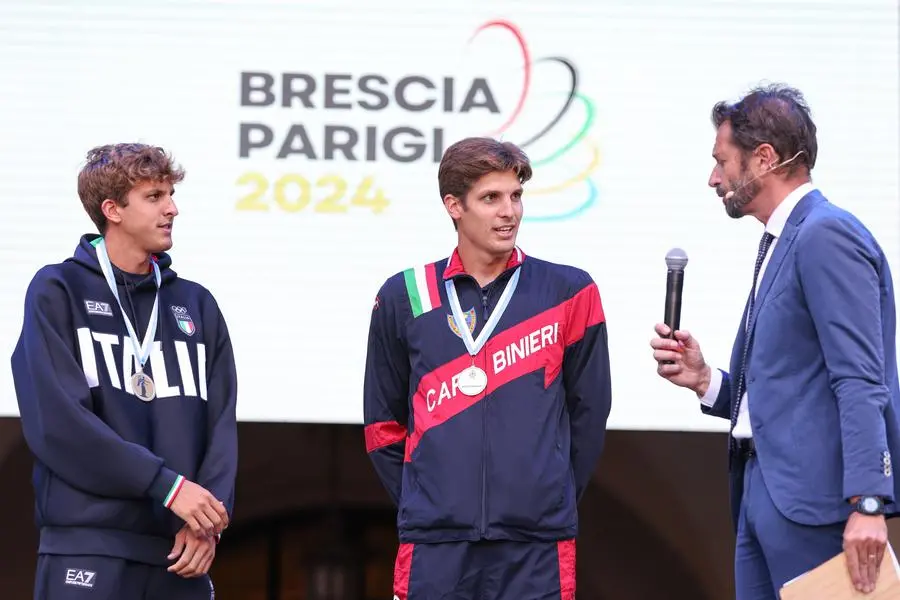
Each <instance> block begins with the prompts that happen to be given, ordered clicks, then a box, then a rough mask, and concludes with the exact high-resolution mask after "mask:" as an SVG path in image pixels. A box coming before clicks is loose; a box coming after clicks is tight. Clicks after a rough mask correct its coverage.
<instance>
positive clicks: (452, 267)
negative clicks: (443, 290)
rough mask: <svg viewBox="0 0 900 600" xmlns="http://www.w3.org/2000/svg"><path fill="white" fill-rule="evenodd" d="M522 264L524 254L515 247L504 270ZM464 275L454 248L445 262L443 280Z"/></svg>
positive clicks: (460, 260)
mask: <svg viewBox="0 0 900 600" xmlns="http://www.w3.org/2000/svg"><path fill="white" fill-rule="evenodd" d="M523 262H525V253H524V252H522V249H521V248H519V247H518V246H516V247H515V248H514V249H513V251H512V254H510V256H509V261H507V263H506V270H507V271H508V270H509V269H512V268H514V267H518V266H519V265H521V264H522V263H523ZM465 274H466V270H465V269H464V268H463V264H462V259H461V258H460V257H459V248H454V249H453V254H451V255H450V260H448V261H447V268H446V269H444V275H443V278H444V279H450V278H452V277H456V276H457V275H465Z"/></svg>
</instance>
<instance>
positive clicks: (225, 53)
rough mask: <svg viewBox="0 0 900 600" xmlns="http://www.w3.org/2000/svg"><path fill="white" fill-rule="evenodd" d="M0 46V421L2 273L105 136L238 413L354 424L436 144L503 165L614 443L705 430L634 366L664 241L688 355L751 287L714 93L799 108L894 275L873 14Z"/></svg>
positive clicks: (304, 13)
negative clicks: (772, 84) (186, 289)
mask: <svg viewBox="0 0 900 600" xmlns="http://www.w3.org/2000/svg"><path fill="white" fill-rule="evenodd" d="M0 32H2V34H0V57H2V60H0V78H2V82H3V93H2V94H0V132H2V134H0V135H2V142H0V202H2V212H3V218H2V222H0V281H2V282H3V283H2V289H0V307H2V310H0V354H2V356H3V357H4V358H3V360H4V361H7V362H6V364H7V366H6V367H5V368H3V369H0V414H4V415H15V414H17V406H16V400H15V396H14V390H13V384H12V378H11V373H10V369H9V366H8V365H9V363H8V357H9V355H10V353H11V352H12V350H13V347H14V345H15V342H16V338H17V337H18V334H19V329H20V326H21V320H22V300H23V295H24V291H25V288H26V286H27V284H28V282H29V280H30V279H31V277H32V275H33V274H34V272H35V271H36V270H37V269H39V268H40V267H41V266H42V265H44V264H47V263H51V262H57V261H60V260H62V259H64V258H66V257H67V256H70V255H71V253H72V251H73V250H74V248H75V246H76V244H77V241H78V237H79V235H81V234H82V233H86V232H89V231H92V230H93V228H92V224H91V222H90V221H89V219H88V218H87V217H86V216H85V214H84V213H83V210H82V207H81V205H80V203H79V200H78V196H77V193H76V174H77V171H78V169H79V168H80V166H81V165H82V163H83V158H84V154H85V152H86V151H87V150H88V149H89V148H91V147H92V146H95V145H99V144H103V143H110V142H119V141H140V142H147V143H152V144H159V145H162V146H164V147H165V148H167V149H169V150H171V151H172V152H173V153H174V155H175V157H176V159H177V160H178V161H179V162H181V163H182V164H183V165H184V166H185V168H186V169H187V179H186V180H185V181H184V183H183V184H182V185H181V186H180V187H179V188H178V193H177V196H176V198H177V201H178V208H179V210H180V211H181V215H180V216H179V217H178V218H177V221H176V223H175V229H174V239H175V247H174V249H173V251H172V256H173V259H174V268H175V269H176V270H177V272H178V273H179V274H180V275H182V276H184V277H186V278H189V279H194V280H197V281H199V282H201V283H202V284H204V285H205V286H206V287H208V288H209V289H210V290H211V291H212V292H213V293H214V294H215V296H216V298H217V299H218V301H219V302H220V304H221V307H222V310H223V311H224V313H225V316H226V319H227V322H228V325H229V327H230V329H231V333H232V336H233V340H234V345H235V349H236V359H237V364H238V369H239V377H240V400H239V408H238V413H239V417H240V418H241V419H242V420H263V421H312V422H347V423H356V422H360V421H361V413H362V377H363V364H364V356H365V346H366V333H367V328H368V324H369V317H370V314H371V311H372V307H373V302H374V299H375V293H376V291H377V290H378V288H379V286H380V285H381V284H382V282H383V281H384V280H385V279H386V278H387V277H389V276H390V275H391V274H393V273H395V272H397V271H400V270H402V269H404V268H406V267H410V266H414V265H421V264H424V263H425V262H427V261H433V260H437V259H439V258H441V257H444V256H447V255H448V254H449V253H450V252H451V251H452V249H453V247H454V241H455V234H454V231H453V227H452V225H451V222H450V219H449V217H447V215H446V213H445V212H444V209H443V207H442V205H441V199H440V197H439V194H438V187H437V164H438V161H439V158H440V156H441V152H442V150H443V149H444V148H446V147H447V146H448V145H449V144H450V143H452V142H453V141H455V140H457V139H459V138H461V137H463V136H468V135H476V134H484V135H491V136H495V137H497V138H502V139H504V140H510V141H513V142H516V143H518V144H520V145H522V146H523V147H524V148H525V150H526V151H527V153H528V154H529V156H530V157H531V159H532V160H533V162H534V166H535V177H534V179H533V181H531V182H529V183H528V185H527V190H526V194H525V198H524V202H525V215H526V221H525V222H524V223H523V225H522V229H521V235H520V240H519V241H520V245H521V247H522V249H523V250H524V251H525V252H526V253H527V254H531V255H534V256H538V257H542V258H545V259H549V260H552V261H559V262H563V263H571V264H574V265H577V266H579V267H582V268H584V269H586V270H588V271H589V272H590V273H591V274H592V275H593V277H594V278H595V279H596V281H597V282H598V284H599V287H600V291H601V295H602V298H603V303H604V308H605V310H606V315H607V319H608V326H609V339H610V345H611V348H610V351H611V355H612V370H613V387H614V408H613V412H612V418H611V423H610V425H611V427H614V428H627V429H681V430H724V429H725V426H726V425H727V424H726V423H724V422H723V421H718V420H714V419H712V418H708V417H703V416H702V415H701V414H700V411H699V409H698V408H697V401H696V399H695V398H693V397H692V395H691V394H690V393H689V392H685V391H681V390H677V389H675V388H674V387H672V386H670V385H668V384H667V383H665V382H664V381H662V380H660V379H659V378H658V377H657V375H656V372H655V367H654V362H653V360H652V359H651V356H650V350H649V346H648V341H649V339H650V338H651V336H652V335H653V330H652V327H653V324H654V323H655V322H657V321H659V320H660V319H661V318H662V315H663V298H664V292H665V274H666V269H665V263H664V261H663V258H664V256H665V254H666V252H667V251H668V250H669V249H670V248H672V247H673V246H679V247H682V248H684V249H685V250H686V251H687V253H688V255H689V256H690V264H689V265H688V267H687V272H686V283H685V289H684V310H683V314H682V323H683V325H684V326H685V327H687V328H689V329H691V330H692V331H693V332H694V333H695V335H696V336H697V338H698V339H699V340H700V342H701V343H702V346H703V350H704V352H705V354H706V356H707V357H708V358H709V360H710V361H713V362H715V363H726V362H727V360H728V357H729V353H730V349H731V343H732V339H733V336H734V333H735V331H736V329H737V327H738V321H739V318H740V314H741V311H742V308H743V304H744V301H745V299H746V296H747V293H748V291H749V287H750V283H751V276H752V269H753V260H754V257H755V255H756V247H757V242H758V239H759V235H760V233H761V226H760V224H759V223H758V222H756V221H753V220H751V219H743V220H740V221H734V220H731V219H729V218H728V217H727V216H726V215H725V213H724V211H723V208H722V203H721V201H720V200H719V198H718V197H717V196H716V195H715V193H714V191H713V190H711V189H710V188H708V187H707V185H706V183H707V179H708V177H709V174H710V170H711V169H712V167H713V159H712V158H711V152H712V147H713V140H714V130H713V127H712V126H711V124H710V120H709V112H710V108H711V107H712V105H713V103H714V102H716V101H717V100H720V99H731V100H733V99H736V98H737V97H739V95H740V94H742V93H743V92H745V91H747V90H748V89H749V88H750V87H751V86H752V85H754V84H756V83H759V82H763V81H779V82H786V83H788V84H790V85H793V86H797V87H799V88H800V89H801V90H803V91H804V92H805V93H806V95H807V98H808V101H809V102H810V104H811V106H812V109H813V114H814V118H815V120H816V123H817V124H818V127H819V148H820V152H819V159H818V164H817V166H816V169H815V171H814V176H815V183H816V184H818V185H819V186H820V187H821V189H822V190H823V191H824V193H825V194H826V195H827V196H828V197H829V199H831V200H832V201H834V202H835V203H837V204H840V205H842V206H845V207H847V208H849V209H851V210H853V211H855V212H856V213H857V214H858V215H859V216H860V217H861V218H862V220H863V221H864V222H865V223H866V224H867V225H868V226H869V227H871V228H872V230H873V231H874V232H875V234H876V235H877V236H878V239H879V240H880V242H881V243H882V244H883V246H884V248H885V250H886V252H887V253H888V255H889V256H890V258H891V260H892V264H893V266H894V268H895V272H897V271H900V262H898V259H900V236H898V233H900V206H898V167H897V165H898V164H900V158H898V109H897V106H898V64H897V56H898V17H897V5H896V1H895V0H852V1H851V0H846V1H844V2H828V3H821V2H812V1H805V0H804V1H800V0H794V1H785V2H778V3H772V2H768V1H765V2H763V1H750V0H741V1H733V2H723V1H721V0H691V1H689V2H676V3H670V2H631V1H630V0H605V1H597V0H583V1H580V2H575V1H568V2H559V3H557V4H556V5H554V4H553V3H551V2H536V1H530V0H529V1H526V0H516V1H510V2H494V1H485V0H471V1H468V2H451V3H446V2H441V3H438V2H425V3H423V2H420V1H417V2H414V1H396V0H395V1H389V2H379V3H374V4H373V3H372V2H368V1H364V0H356V1H347V0H328V1H324V0H323V1H316V2H312V1H308V2H294V3H280V2H261V1H256V0H255V1H249V0H247V1H243V2H240V1H230V2H221V3H216V4H213V3H209V2H199V1H186V0H180V1H178V2H174V1H172V2H154V3H149V4H148V3H138V2H134V1H122V0H117V1H115V2H113V1H111V0H110V1H105V2H101V1H94V2H87V1H86V2H77V3H75V2H62V1H57V2H25V1H24V0H18V1H12V0H9V1H7V2H4V3H3V4H2V6H0ZM107 300H110V299H107ZM162 318H174V316H173V315H172V314H170V311H169V307H163V311H162ZM120 348H121V346H118V347H116V350H117V351H120ZM460 350H461V352H462V345H460ZM100 362H101V363H102V361H100ZM48 367H49V365H48Z"/></svg>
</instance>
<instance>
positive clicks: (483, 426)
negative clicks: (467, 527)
mask: <svg viewBox="0 0 900 600" xmlns="http://www.w3.org/2000/svg"><path fill="white" fill-rule="evenodd" d="M481 307H482V313H481V319H482V321H481V323H482V327H484V323H486V322H487V318H488V297H487V294H486V293H485V292H484V290H482V292H481ZM473 358H475V357H473ZM484 369H485V373H486V372H487V364H485V365H484ZM482 403H483V404H482V407H481V535H482V536H483V535H484V532H485V529H487V508H486V506H485V505H486V503H487V464H486V463H487V398H484V399H483V400H482Z"/></svg>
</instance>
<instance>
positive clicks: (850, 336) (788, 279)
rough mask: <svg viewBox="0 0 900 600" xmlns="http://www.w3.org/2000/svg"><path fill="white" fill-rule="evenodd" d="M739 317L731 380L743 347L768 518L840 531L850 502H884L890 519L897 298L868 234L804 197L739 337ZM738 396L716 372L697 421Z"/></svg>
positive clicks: (736, 469)
mask: <svg viewBox="0 0 900 600" xmlns="http://www.w3.org/2000/svg"><path fill="white" fill-rule="evenodd" d="M751 275H752V273H751ZM748 279H749V277H748ZM746 311H747V309H746V307H745V309H744V319H742V320H741V324H740V326H739V327H738V333H737V338H736V339H735V341H734V347H733V350H732V355H731V369H730V370H731V372H732V373H737V372H738V369H740V358H741V351H742V348H743V344H744V339H745V335H749V336H750V344H751V346H750V351H749V354H748V358H747V393H748V402H749V410H750V424H751V427H752V430H753V439H754V441H755V442H756V451H757V456H758V460H759V465H760V468H761V470H762V474H763V477H764V479H765V482H766V487H767V488H768V490H769V493H770V495H771V497H772V500H773V502H774V503H775V506H777V507H778V509H779V510H780V511H781V513H782V514H783V515H784V516H785V517H787V518H788V519H791V520H793V521H795V522H798V523H801V524H805V525H824V524H830V523H837V522H841V521H844V520H846V519H847V517H848V516H849V514H850V505H849V503H848V502H847V500H848V499H849V498H851V497H853V496H857V495H879V496H884V497H885V498H886V501H887V502H889V504H888V506H887V508H888V511H889V512H892V513H893V512H895V511H897V506H896V505H895V504H894V503H895V501H896V499H897V498H898V496H900V480H898V478H896V477H894V472H893V463H892V460H893V457H896V456H900V388H898V381H897V357H896V344H895V325H896V323H895V320H896V312H895V308H894V289H893V284H892V281H891V273H890V269H889V268H888V263H887V260H886V259H885V256H884V253H883V252H882V250H881V248H880V247H879V245H878V243H877V242H876V241H875V238H874V237H873V236H872V234H871V233H870V232H869V231H868V230H867V229H866V228H865V227H864V226H863V225H862V224H861V223H860V222H859V221H858V220H857V219H856V218H855V217H854V216H853V215H851V214H850V213H848V212H847V211H845V210H842V209H840V208H838V207H836V206H835V205H833V204H831V203H830V202H828V201H827V200H826V199H825V198H824V197H823V196H822V195H821V194H820V193H819V192H818V191H812V192H810V193H808V194H807V195H806V196H804V197H803V198H802V199H801V200H800V202H799V204H797V206H796V207H795V208H794V210H793V211H792V212H791V215H790V217H789V218H788V222H787V224H786V225H785V228H784V231H783V233H782V235H781V237H780V238H779V239H778V242H777V244H776V245H775V248H774V250H773V251H772V255H771V257H770V258H769V264H768V266H767V268H766V271H765V274H764V276H763V278H762V281H761V282H760V283H759V292H758V294H757V298H756V309H755V316H754V318H753V320H752V321H751V322H750V323H749V326H748V328H747V333H746V334H745V329H744V326H743V323H744V320H745V318H746ZM735 392H736V385H735V382H733V380H732V378H731V377H729V375H728V373H725V372H724V371H723V379H722V387H721V389H720V391H719V395H718V397H717V398H716V401H715V403H714V404H713V406H711V407H706V406H702V405H701V407H702V410H703V412H705V413H707V414H711V415H715V416H718V417H722V418H724V419H729V418H730V415H731V406H732V403H734V402H738V401H739V399H738V398H735V397H734V396H735ZM729 464H730V471H731V494H732V497H731V504H732V516H733V518H734V524H735V526H736V525H737V517H738V514H739V509H740V501H741V495H742V492H743V461H741V460H737V457H735V456H733V455H732V456H730V459H729Z"/></svg>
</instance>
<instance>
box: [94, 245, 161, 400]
mask: <svg viewBox="0 0 900 600" xmlns="http://www.w3.org/2000/svg"><path fill="white" fill-rule="evenodd" d="M93 244H94V246H95V248H96V249H97V262H99V263H100V270H101V271H103V276H104V277H105V278H106V283H107V284H108V285H109V290H110V292H112V295H113V297H115V299H116V303H117V304H118V305H119V310H120V311H122V319H123V320H124V321H125V328H126V329H127V330H128V338H129V339H130V340H131V347H132V351H133V354H134V360H136V361H137V363H138V366H137V372H136V373H135V374H134V375H132V377H131V391H132V392H133V393H134V395H135V396H137V397H138V398H140V399H141V400H143V401H144V402H150V401H151V400H153V399H154V398H155V397H156V385H155V384H154V383H153V379H151V378H150V376H149V375H147V374H146V373H144V365H146V364H147V360H148V359H149V358H150V353H151V352H152V351H153V340H154V339H155V338H156V327H157V325H158V323H159V287H160V285H161V284H162V276H161V275H160V272H159V265H157V264H156V260H152V259H151V261H150V265H151V267H152V269H153V278H154V279H155V280H156V298H155V300H154V301H153V310H151V311H150V322H149V323H148V324H147V331H146V333H145V335H144V341H143V343H141V342H140V340H138V337H137V334H136V333H135V331H134V327H133V326H132V325H131V320H130V319H129V318H128V315H127V314H126V313H125V308H124V307H123V306H122V301H121V300H120V299H119V290H118V288H117V287H116V279H115V276H114V275H113V269H112V263H111V262H110V261H109V255H108V254H107V252H106V242H105V241H104V240H103V238H97V240H96V241H94V242H93Z"/></svg>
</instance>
